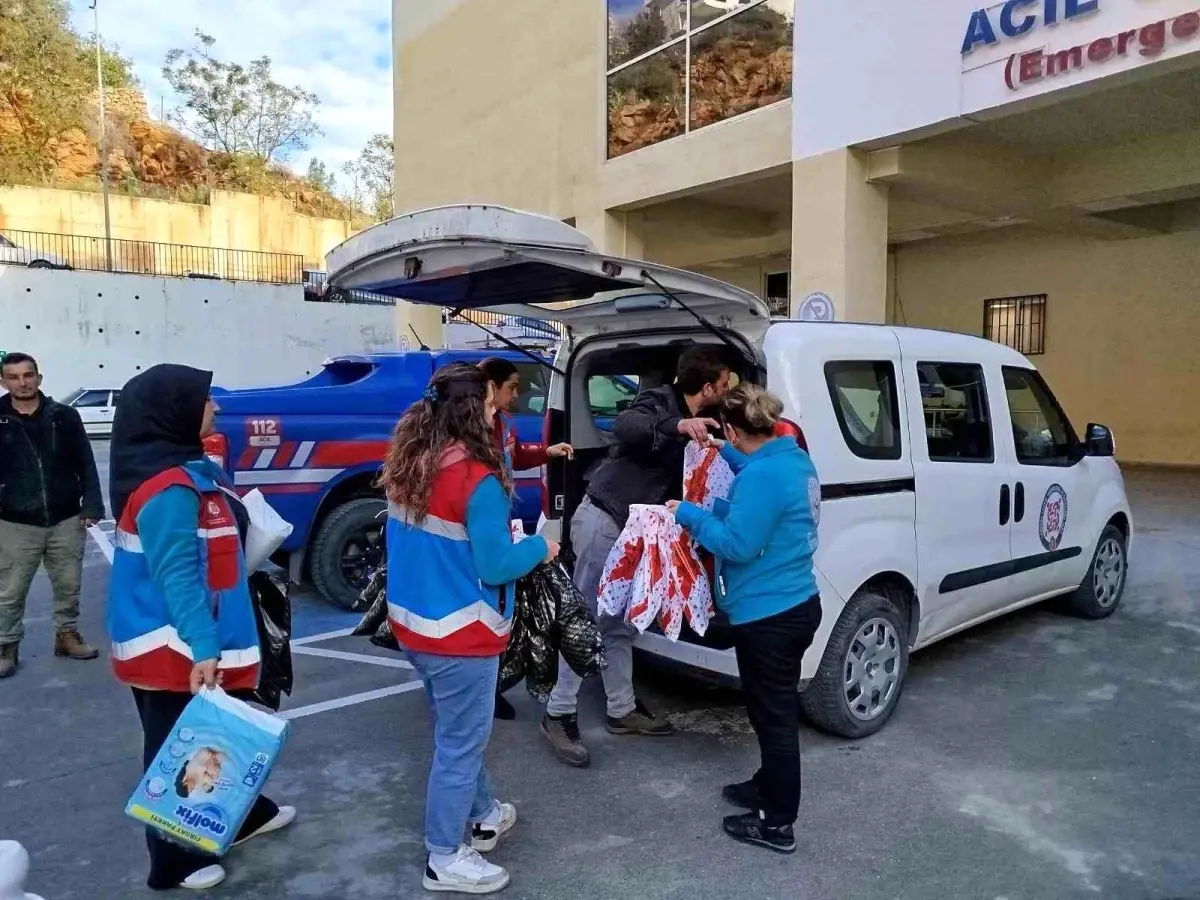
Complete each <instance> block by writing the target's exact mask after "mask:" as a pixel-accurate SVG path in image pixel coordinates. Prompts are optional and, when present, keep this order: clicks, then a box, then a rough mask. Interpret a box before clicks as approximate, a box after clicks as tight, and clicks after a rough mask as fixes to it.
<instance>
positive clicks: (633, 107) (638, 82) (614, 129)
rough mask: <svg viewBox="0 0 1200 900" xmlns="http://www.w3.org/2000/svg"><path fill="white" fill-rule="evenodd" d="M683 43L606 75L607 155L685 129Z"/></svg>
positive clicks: (652, 142)
mask: <svg viewBox="0 0 1200 900" xmlns="http://www.w3.org/2000/svg"><path fill="white" fill-rule="evenodd" d="M684 65H685V64H684V47H683V44H682V43H679V44H675V45H673V46H671V47H668V48H666V49H665V50H662V51H661V52H659V53H656V54H654V55H653V56H651V57H648V58H647V59H644V60H642V61H641V62H637V63H634V64H633V65H631V66H627V67H625V68H624V69H621V70H620V71H619V72H614V73H613V74H612V75H610V76H609V77H608V155H609V157H610V158H611V157H614V156H620V155H621V154H623V153H629V152H630V151H632V150H638V149H640V148H642V147H647V146H649V145H650V144H656V143H658V142H659V141H663V140H666V139H667V138H672V137H675V136H676V135H679V134H683V131H684V116H685V114H684V81H683V79H684Z"/></svg>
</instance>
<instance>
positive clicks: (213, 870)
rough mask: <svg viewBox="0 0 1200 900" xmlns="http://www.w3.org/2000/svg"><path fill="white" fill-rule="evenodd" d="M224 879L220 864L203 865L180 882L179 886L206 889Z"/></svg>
mask: <svg viewBox="0 0 1200 900" xmlns="http://www.w3.org/2000/svg"><path fill="white" fill-rule="evenodd" d="M224 880H225V870H224V869H222V868H221V867H220V866H205V867H204V868H203V869H198V870H197V871H195V872H193V873H192V874H191V875H189V876H188V877H187V878H185V879H183V881H182V882H180V884H179V886H180V887H181V888H185V889H186V890H189V891H207V890H209V889H210V888H215V887H216V886H217V885H218V884H220V883H221V882H222V881H224Z"/></svg>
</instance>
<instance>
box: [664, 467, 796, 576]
mask: <svg viewBox="0 0 1200 900" xmlns="http://www.w3.org/2000/svg"><path fill="white" fill-rule="evenodd" d="M758 468H762V467H761V466H759V467H758ZM738 477H739V479H742V482H741V483H740V484H736V485H735V486H734V490H733V491H732V492H731V493H730V501H729V511H728V513H727V514H726V515H725V518H724V519H718V518H717V517H716V516H714V515H713V514H712V513H710V512H707V511H706V510H704V509H702V508H701V507H699V506H696V505H695V504H692V503H681V504H679V508H678V509H677V510H676V511H675V520H676V521H677V522H679V524H680V525H682V526H683V527H684V528H686V529H687V530H688V531H690V532H691V534H692V537H694V538H695V539H696V540H697V541H699V542H700V545H701V546H702V547H704V548H705V549H707V550H709V551H711V552H712V553H714V554H716V555H717V556H719V557H720V558H721V559H726V560H729V561H730V562H734V563H745V562H749V561H750V560H752V559H754V557H756V556H758V554H760V553H762V551H763V550H765V549H766V546H767V543H768V542H769V541H770V540H771V534H772V532H774V531H775V526H776V524H777V523H778V522H779V516H780V514H781V513H782V511H783V506H782V503H781V502H780V498H779V492H778V491H777V490H776V489H775V488H774V487H773V486H772V485H771V482H770V478H769V477H768V476H765V475H764V474H762V473H760V472H756V471H755V470H754V469H747V470H746V471H745V472H744V473H743V474H742V475H739V476H738Z"/></svg>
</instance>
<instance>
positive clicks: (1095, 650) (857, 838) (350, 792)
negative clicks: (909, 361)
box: [0, 447, 1200, 900]
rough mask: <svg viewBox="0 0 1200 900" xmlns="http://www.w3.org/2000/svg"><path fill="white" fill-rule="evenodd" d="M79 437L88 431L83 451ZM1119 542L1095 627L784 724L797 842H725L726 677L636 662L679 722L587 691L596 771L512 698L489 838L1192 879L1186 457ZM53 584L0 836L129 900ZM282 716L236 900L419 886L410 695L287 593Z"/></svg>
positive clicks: (762, 891) (2, 705)
mask: <svg viewBox="0 0 1200 900" xmlns="http://www.w3.org/2000/svg"><path fill="white" fill-rule="evenodd" d="M99 449H101V450H102V449H103V448H102V447H101V448H99ZM1128 480H1129V484H1130V491H1131V495H1132V497H1133V500H1134V505H1135V517H1136V523H1137V536H1136V539H1135V544H1134V550H1133V567H1132V570H1131V576H1130V583H1129V589H1128V592H1127V594H1126V596H1125V600H1124V602H1123V604H1122V606H1121V608H1120V609H1119V610H1118V611H1117V613H1116V614H1115V615H1114V616H1113V617H1112V618H1110V619H1108V620H1106V621H1103V622H1082V621H1078V620H1075V619H1071V618H1066V617H1063V616H1061V615H1059V614H1057V613H1056V612H1054V611H1053V610H1051V609H1049V608H1035V609H1032V610H1027V611H1024V612H1021V613H1018V614H1015V615H1012V616H1008V617H1005V618H1004V619H1002V620H999V621H996V622H993V623H990V624H988V625H985V626H982V627H980V628H977V629H975V630H973V631H970V632H967V633H965V634H963V635H961V636H959V637H957V638H952V639H950V640H947V641H944V642H942V643H940V644H938V645H936V646H934V647H933V648H930V649H929V650H927V651H924V652H922V653H920V654H918V655H916V656H915V657H914V658H913V663H912V667H911V669H910V673H909V680H908V684H907V687H906V688H905V693H904V697H903V701H902V703H901V705H900V708H899V710H898V711H897V713H896V715H895V717H894V718H893V720H892V721H891V723H889V725H888V726H887V727H886V728H885V729H884V730H883V731H882V732H881V733H879V734H878V735H876V736H875V737H872V738H870V739H867V740H865V741H862V742H859V743H849V742H846V741H841V740H835V739H832V738H829V737H826V736H823V735H821V734H818V733H816V732H814V731H812V730H810V729H808V728H805V729H804V731H803V733H802V736H801V739H802V742H803V746H804V772H805V786H804V799H803V802H802V807H801V819H800V821H799V823H798V824H797V840H798V843H799V852H798V853H797V854H796V855H794V856H791V857H782V856H776V855H773V854H770V853H767V852H765V851H761V850H756V849H753V848H748V847H743V846H741V845H738V844H735V843H733V842H731V841H729V840H728V839H726V838H725V837H724V836H723V835H722V834H721V831H720V817H721V816H722V815H724V814H726V813H728V812H730V811H731V810H729V809H728V808H727V807H725V806H724V805H723V804H722V801H721V799H720V797H719V790H720V787H721V785H722V784H723V783H725V782H728V781H731V780H735V779H741V778H744V777H746V776H748V775H749V774H750V773H751V772H752V771H753V769H754V767H755V764H756V749H755V743H754V739H753V736H752V734H751V732H750V728H749V724H748V722H747V721H746V717H745V713H744V711H743V708H742V706H741V698H740V695H739V693H738V692H737V691H734V690H731V689H729V688H725V687H717V686H712V685H708V684H705V683H702V682H699V681H696V680H692V679H689V678H687V677H684V676H681V675H680V674H678V673H677V672H674V671H667V670H662V669H659V668H655V667H653V666H651V665H645V664H642V665H641V666H640V669H639V684H638V688H639V693H640V695H641V696H642V697H643V698H644V699H645V700H646V701H647V702H648V703H649V704H650V705H651V706H652V707H653V708H656V709H657V710H659V711H661V712H662V713H664V714H666V715H668V716H669V717H670V719H671V720H672V721H673V722H674V723H675V725H676V726H677V727H678V729H679V733H678V734H677V735H675V736H674V737H671V738H667V739H658V740H649V739H639V738H618V737H613V736H610V735H608V734H607V733H606V732H605V731H604V730H603V695H602V690H601V688H600V685H599V684H596V683H589V684H588V685H586V686H585V689H584V697H583V701H582V710H581V712H582V716H581V724H582V727H583V730H584V735H585V739H586V740H587V741H588V743H589V745H590V746H591V748H592V751H593V756H594V763H593V766H592V768H590V769H587V770H574V769H568V768H566V767H564V766H562V765H560V764H558V763H557V762H555V761H554V759H553V758H552V756H551V754H550V752H549V749H548V747H547V746H546V744H545V742H544V740H543V739H542V738H541V736H540V735H539V734H538V733H537V718H538V708H537V706H536V704H534V702H533V701H532V700H531V699H530V698H529V697H528V696H525V695H524V694H523V693H522V692H521V691H520V690H514V691H512V692H510V695H509V696H510V698H511V699H513V700H514V702H515V704H516V706H517V709H518V714H519V717H518V720H517V721H516V722H500V723H497V725H496V728H495V731H494V733H493V738H492V745H491V747H490V748H489V765H490V767H491V771H492V774H493V777H494V780H495V782H496V786H497V790H498V792H499V794H500V796H501V798H502V799H505V800H509V801H512V802H514V803H515V804H516V805H517V808H518V810H519V813H520V821H519V823H518V825H517V827H516V829H515V830H514V831H513V832H512V834H511V836H509V837H507V838H506V839H505V841H504V843H503V844H502V845H501V847H500V848H499V849H498V850H497V851H496V852H495V854H494V859H495V861H497V862H499V863H500V864H502V865H505V866H508V867H509V869H510V871H511V872H512V875H513V883H512V885H511V886H510V887H509V888H508V889H507V890H506V891H505V892H504V894H503V896H506V897H512V898H539V900H540V898H546V900H564V898H586V900H591V898H597V900H600V898H638V900H657V898H687V900H717V898H729V897H744V896H751V897H760V898H803V900H848V898H853V900H875V898H879V900H935V898H955V900H958V898H981V900H999V898H1004V900H1071V898H1092V897H1106V898H1107V897H1112V898H1120V900H1143V898H1144V900H1167V898H1193V900H1196V898H1200V850H1198V849H1197V848H1200V815H1198V814H1197V798H1200V766H1198V764H1197V755H1196V747H1197V746H1200V696H1197V686H1198V685H1200V652H1198V651H1200V604H1198V603H1197V602H1196V601H1195V600H1194V599H1193V594H1192V593H1191V586H1192V584H1194V583H1195V580H1196V576H1197V575H1198V574H1200V552H1198V551H1200V476H1198V475H1187V474H1168V473H1159V472H1145V471H1134V472H1132V473H1130V474H1129V475H1128ZM84 578H85V592H84V621H83V625H84V632H85V636H87V637H88V638H89V639H90V640H92V641H93V642H95V643H98V644H99V643H102V641H103V636H102V635H103V606H104V595H105V590H106V583H107V578H108V566H107V563H106V562H105V561H104V558H103V556H102V555H101V554H100V553H99V551H98V550H97V549H95V548H94V547H93V548H91V551H90V552H89V557H88V560H87V564H86V567H85V572H84ZM49 611H50V595H49V585H48V583H47V582H46V580H45V577H44V575H39V577H38V580H37V582H36V584H35V587H34V589H33V592H32V594H31V597H30V600H29V617H28V623H27V624H28V634H27V636H26V640H25V643H24V644H23V645H22V661H23V667H22V669H21V671H20V672H19V673H18V675H17V677H15V678H13V679H11V680H9V681H7V682H4V683H0V838H15V839H18V840H20V841H22V842H23V843H24V844H25V846H26V847H27V848H28V849H29V851H30V853H31V854H32V857H33V872H32V875H31V878H30V883H29V885H28V887H27V889H28V890H31V891H34V892H36V893H39V894H41V895H43V896H44V897H45V898H46V900H75V898H88V900H92V898H104V900H108V898H126V897H129V898H138V897H144V896H150V893H149V892H148V891H147V890H146V889H145V888H144V887H143V886H142V885H143V879H144V877H145V866H146V859H145V847H144V844H143V842H142V839H141V835H140V833H139V830H138V828H137V826H136V825H134V824H133V823H132V822H130V821H128V820H126V819H125V818H124V817H123V815H122V810H123V808H124V804H125V801H126V799H127V798H128V796H129V794H130V792H131V791H132V790H133V788H134V787H135V785H136V784H137V782H138V779H139V776H140V774H141V773H140V766H139V760H140V737H141V735H140V731H139V728H138V724H137V716H136V713H135V710H134V706H133V702H132V699H131V697H130V696H129V692H128V691H127V690H126V689H123V688H121V687H120V686H118V685H117V684H116V683H115V682H114V681H113V680H112V678H111V676H110V675H109V673H108V670H107V665H106V663H105V662H104V660H103V659H102V660H100V661H97V662H90V663H80V662H72V661H68V660H60V659H55V658H54V657H53V655H52V654H51V652H50V650H51V647H50V643H51V633H50V618H49ZM294 619H295V631H296V636H297V638H298V639H299V641H300V643H299V644H298V646H297V648H296V649H297V655H296V657H295V668H296V682H297V687H296V690H295V692H294V694H293V696H292V697H291V698H290V699H289V700H288V701H287V702H286V704H285V711H286V712H287V714H289V715H291V716H292V717H293V719H292V732H291V736H290V739H289V743H288V746H287V747H286V749H285V751H284V755H283V757H282V759H281V762H280V764H279V765H278V767H277V768H276V770H275V772H274V773H273V774H272V776H271V779H270V783H269V785H268V788H267V792H268V793H269V794H270V795H271V796H272V797H274V798H275V799H277V800H278V801H280V802H286V803H291V804H294V805H296V806H297V807H298V808H299V810H300V816H299V819H298V820H297V822H296V824H295V825H294V826H293V827H292V828H291V829H289V830H288V831H285V832H282V833H280V834H277V835H272V836H269V837H265V838H261V839H258V840H256V841H255V842H253V843H251V844H249V845H247V846H246V847H244V848H241V849H239V850H236V851H234V852H233V853H232V854H231V855H230V856H229V857H228V859H227V861H226V864H227V868H228V869H229V872H230V878H229V880H228V881H227V882H226V883H225V884H224V885H222V886H221V887H220V888H218V889H216V890H215V891H213V892H212V894H211V896H213V897H227V898H230V900H250V898H254V900H271V898H318V897H328V898H416V897H420V896H424V892H423V891H422V889H421V887H420V879H421V871H422V866H423V860H424V856H423V852H422V847H421V834H422V815H423V808H424V799H425V796H424V795H425V779H426V775H427V772H428V766H429V757H430V741H431V738H430V727H429V714H428V711H427V709H426V707H425V701H424V697H423V694H422V692H421V691H420V690H419V689H417V683H416V682H415V681H414V680H413V675H412V672H411V671H410V670H409V669H407V668H406V667H404V664H403V662H402V661H401V660H400V659H399V658H398V657H395V656H393V655H391V654H388V653H385V652H383V651H377V650H375V649H374V648H372V647H371V646H370V645H369V644H368V643H367V642H366V641H365V640H360V639H354V638H348V637H323V635H327V634H328V633H329V632H335V633H336V632H337V631H338V630H339V629H343V628H345V627H348V626H349V625H350V624H352V623H353V621H354V619H355V617H354V616H352V615H348V614H345V613H342V612H338V611H335V610H332V609H329V608H328V607H325V606H323V605H322V604H321V603H320V602H319V601H317V600H316V599H314V598H313V597H312V596H310V595H306V594H299V595H297V597H296V598H295V612H294Z"/></svg>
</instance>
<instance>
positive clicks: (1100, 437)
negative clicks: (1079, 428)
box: [1086, 422, 1117, 456]
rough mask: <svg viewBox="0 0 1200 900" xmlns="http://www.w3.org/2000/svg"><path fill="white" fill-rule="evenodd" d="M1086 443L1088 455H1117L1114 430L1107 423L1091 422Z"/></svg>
mask: <svg viewBox="0 0 1200 900" xmlns="http://www.w3.org/2000/svg"><path fill="white" fill-rule="evenodd" d="M1086 443H1087V455H1088V456H1115V455H1116V453H1117V448H1116V443H1115V442H1114V441H1113V435H1112V431H1111V430H1110V429H1109V428H1108V427H1107V426H1105V425H1097V424H1096V423H1094V422H1093V423H1091V424H1089V425H1088V427H1087V442H1086Z"/></svg>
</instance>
